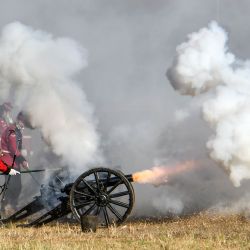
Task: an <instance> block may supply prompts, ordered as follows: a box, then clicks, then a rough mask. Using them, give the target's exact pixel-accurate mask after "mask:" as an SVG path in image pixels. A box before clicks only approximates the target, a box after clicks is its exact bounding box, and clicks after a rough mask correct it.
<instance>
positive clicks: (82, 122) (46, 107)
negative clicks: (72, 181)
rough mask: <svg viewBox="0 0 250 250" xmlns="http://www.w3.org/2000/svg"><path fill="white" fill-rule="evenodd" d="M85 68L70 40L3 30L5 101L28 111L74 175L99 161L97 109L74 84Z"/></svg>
mask: <svg viewBox="0 0 250 250" xmlns="http://www.w3.org/2000/svg"><path fill="white" fill-rule="evenodd" d="M87 64H88V61H87V50H86V49H84V48H83V47H81V46H80V45H79V44H78V43H77V42H75V41H74V40H72V39H69V38H64V37H62V38H54V37H53V36H52V35H51V34H49V33H46V32H44V31H41V30H34V29H32V28H31V27H28V26H25V25H23V24H21V23H19V22H14V23H11V24H8V25H6V26H5V27H4V29H3V31H2V35H1V38H0V83H1V85H0V97H1V99H3V100H7V99H11V100H12V102H14V104H16V105H17V106H18V107H20V108H22V109H23V110H25V111H27V112H28V113H29V114H30V115H31V119H32V123H33V125H34V126H35V127H38V128H40V129H41V131H42V134H43V137H44V139H45V141H46V142H47V143H48V144H50V145H51V148H52V149H53V151H54V153H55V154H57V155H58V156H61V157H62V159H63V161H64V162H65V164H67V165H69V166H72V169H74V170H75V171H76V172H82V170H83V169H81V168H86V164H88V163H91V162H93V161H95V160H97V157H98V144H99V138H98V135H97V132H96V128H95V121H94V119H93V109H92V107H91V105H90V104H89V103H88V101H87V100H86V96H85V94H84V92H83V90H82V89H81V88H80V86H79V85H78V82H77V81H76V80H75V78H76V75H77V73H78V72H79V71H80V70H81V69H83V68H84V67H86V66H87Z"/></svg>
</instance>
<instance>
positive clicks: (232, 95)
mask: <svg viewBox="0 0 250 250" xmlns="http://www.w3.org/2000/svg"><path fill="white" fill-rule="evenodd" d="M227 42H228V35H227V33H226V31H225V30H224V29H223V28H221V27H220V26H219V25H218V24H217V23H216V22H212V23H210V24H209V26H208V27H207V28H203V29H201V30H200V31H198V32H196V33H192V34H190V35H189V36H188V41H187V42H185V43H183V44H181V45H179V46H178V47H177V49H176V52H177V55H176V58H175V61H174V63H173V65H172V67H171V68H170V69H169V70H168V72H167V75H168V77H169V80H170V82H171V84H172V85H173V87H174V88H175V89H177V90H178V91H179V92H180V93H181V94H185V95H198V94H200V93H202V92H207V91H209V90H210V92H209V93H208V98H207V99H206V101H204V103H203V107H202V110H203V116H204V119H205V120H206V121H207V122H209V124H210V125H211V127H212V128H213V130H214V136H213V137H211V138H210V139H209V141H208V142H207V148H208V149H209V150H210V156H211V157H212V158H213V159H214V160H216V161H217V162H219V163H220V164H221V165H222V166H223V167H224V168H225V169H226V171H227V172H228V173H229V174H230V179H231V180H232V181H233V183H234V185H235V186H239V185H240V183H241V181H242V180H243V179H250V139H249V138H250V130H249V127H250V101H249V100H250V83H249V79H250V63H249V61H248V60H246V61H243V60H239V59H237V58H236V57H235V56H234V55H233V54H232V53H230V52H229V49H228V46H227Z"/></svg>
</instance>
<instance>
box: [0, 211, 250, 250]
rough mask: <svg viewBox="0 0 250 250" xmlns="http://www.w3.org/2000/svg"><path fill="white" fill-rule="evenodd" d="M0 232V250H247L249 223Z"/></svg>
mask: <svg viewBox="0 0 250 250" xmlns="http://www.w3.org/2000/svg"><path fill="white" fill-rule="evenodd" d="M0 230H1V237H0V249H22V250H26V249H36V250H39V249H48V250H50V249H57V250H58V249H62V250H64V249H71V250H73V249H74V250H75V249H130V250H131V249H250V220H248V218H246V217H244V216H241V215H211V214H210V215H208V214H199V215H193V216H188V217H185V218H175V219H162V220H147V219H146V220H134V221H130V222H127V223H125V224H123V225H122V226H120V227H111V228H109V229H98V230H97V232H96V233H83V232H81V228H80V226H79V225H72V224H59V223H58V224H51V225H47V226H43V227H41V228H17V227H16V225H14V224H8V225H6V226H5V227H2V228H1V229H0Z"/></svg>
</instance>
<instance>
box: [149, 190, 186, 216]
mask: <svg viewBox="0 0 250 250" xmlns="http://www.w3.org/2000/svg"><path fill="white" fill-rule="evenodd" d="M153 207H154V208H155V209H156V210H157V211H159V212H160V213H162V214H166V213H170V214H174V215H178V214H181V212H182V211H183V209H184V204H183V202H182V201H181V200H180V199H179V198H177V197H171V195H170V194H168V195H167V194H161V195H159V196H158V197H157V198H154V199H153Z"/></svg>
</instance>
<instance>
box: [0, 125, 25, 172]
mask: <svg viewBox="0 0 250 250" xmlns="http://www.w3.org/2000/svg"><path fill="white" fill-rule="evenodd" d="M1 149H2V155H1V156H0V160H1V161H3V162H4V163H5V164H6V165H8V166H10V167H11V166H12V164H13V160H14V155H16V159H15V162H14V165H13V167H14V168H17V169H20V166H19V165H20V164H21V163H22V162H24V161H26V160H25V158H24V157H23V156H22V154H21V149H22V133H21V130H19V129H18V128H17V127H16V125H15V124H11V125H9V126H7V128H6V129H5V130H4V131H3V133H2V135H1Z"/></svg>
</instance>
